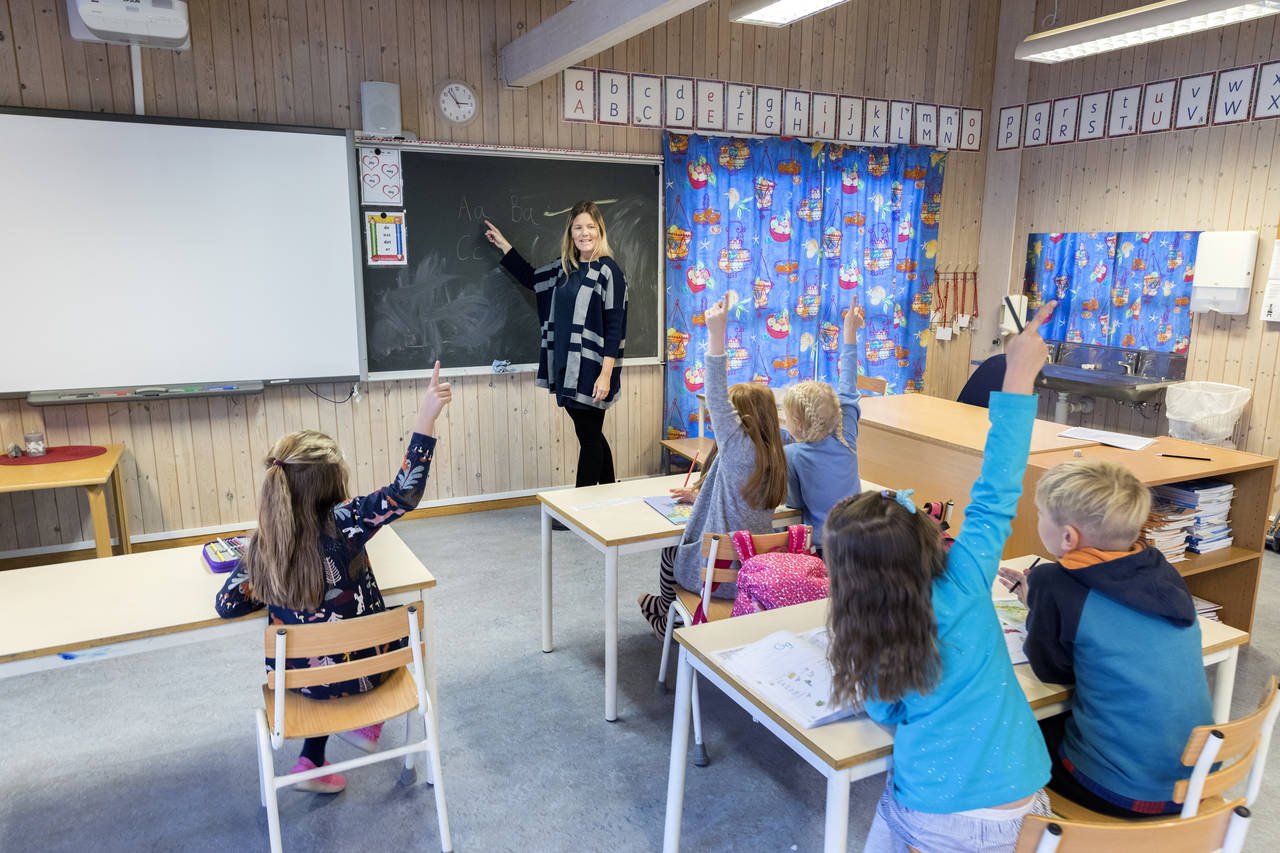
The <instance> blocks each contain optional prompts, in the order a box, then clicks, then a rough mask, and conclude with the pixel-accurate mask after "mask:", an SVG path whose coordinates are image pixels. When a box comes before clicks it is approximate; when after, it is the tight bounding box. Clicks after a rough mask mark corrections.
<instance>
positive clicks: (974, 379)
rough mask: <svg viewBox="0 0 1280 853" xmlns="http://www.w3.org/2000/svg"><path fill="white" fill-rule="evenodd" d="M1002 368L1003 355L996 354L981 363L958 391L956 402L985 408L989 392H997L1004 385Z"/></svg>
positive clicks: (989, 396)
mask: <svg viewBox="0 0 1280 853" xmlns="http://www.w3.org/2000/svg"><path fill="white" fill-rule="evenodd" d="M1004 368H1005V361H1004V353H997V354H996V355H993V356H991V357H990V358H988V359H987V360H986V361H984V362H982V364H980V365H978V369H977V370H975V371H974V372H973V375H972V376H970V377H969V380H968V381H967V382H965V383H964V387H963V388H961V389H960V396H959V397H957V398H956V402H958V403H968V404H969V405H970V406H981V407H982V408H984V409H985V408H987V403H988V402H989V400H990V398H991V392H992V391H999V390H1000V386H1001V385H1003V384H1004Z"/></svg>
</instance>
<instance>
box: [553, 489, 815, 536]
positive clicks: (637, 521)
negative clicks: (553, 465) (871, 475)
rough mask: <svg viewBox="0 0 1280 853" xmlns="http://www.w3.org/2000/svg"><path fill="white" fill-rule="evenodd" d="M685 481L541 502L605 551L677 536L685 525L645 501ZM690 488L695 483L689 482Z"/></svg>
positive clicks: (786, 512) (558, 493) (793, 516)
mask: <svg viewBox="0 0 1280 853" xmlns="http://www.w3.org/2000/svg"><path fill="white" fill-rule="evenodd" d="M684 481H685V475H684V474H672V475H671V476H669V477H644V478H641V479H639V480H623V481H622V482H620V483H606V484H605V485H603V486H583V487H581V488H574V489H557V490H555V491H551V492H539V493H538V500H539V501H540V502H542V503H544V504H546V505H547V506H548V507H550V508H551V509H553V510H555V511H556V512H557V513H559V514H560V515H562V516H563V517H565V518H566V519H568V520H569V521H571V522H573V524H574V525H576V526H577V527H578V528H579V529H581V530H582V532H583V533H585V534H586V535H587V536H590V537H591V538H592V539H595V540H596V541H598V542H599V543H600V544H602V545H604V546H605V547H606V548H612V547H614V546H617V545H628V544H631V543H633V542H645V541H648V540H650V539H665V538H667V537H669V536H678V535H679V534H680V533H681V532H683V531H684V525H682V524H672V523H671V522H670V521H668V520H667V519H666V517H665V516H663V515H661V514H659V512H658V511H657V510H656V509H654V508H653V507H651V506H649V505H648V504H646V503H645V502H644V499H645V498H655V497H666V496H667V495H668V494H670V490H671V489H673V488H676V487H677V486H679V485H681V484H682V483H684ZM689 482H690V484H692V483H694V482H696V479H695V478H694V477H690V478H689ZM799 515H800V511H799V510H794V509H791V508H790V507H780V508H779V510H778V512H777V514H776V515H775V518H776V519H779V520H787V521H791V520H798V517H799Z"/></svg>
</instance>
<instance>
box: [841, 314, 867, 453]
mask: <svg viewBox="0 0 1280 853" xmlns="http://www.w3.org/2000/svg"><path fill="white" fill-rule="evenodd" d="M864 325H866V318H865V317H864V316H863V313H862V309H861V308H860V307H858V304H857V303H856V302H854V303H851V304H850V305H849V310H848V311H846V312H844V340H843V341H841V346H840V381H839V383H838V384H837V385H836V397H837V398H839V400H840V406H841V408H842V409H844V414H845V425H844V426H845V430H846V431H852V432H853V433H854V434H857V431H858V418H859V417H861V415H862V406H861V405H860V404H859V402H858V401H859V400H861V399H862V394H861V393H860V392H859V391H858V330H859V329H861V328H862V327H863V326H864ZM850 407H852V409H853V411H852V413H851V412H850V411H849V409H850ZM850 414H852V415H853V418H852V423H850V422H849V415H850Z"/></svg>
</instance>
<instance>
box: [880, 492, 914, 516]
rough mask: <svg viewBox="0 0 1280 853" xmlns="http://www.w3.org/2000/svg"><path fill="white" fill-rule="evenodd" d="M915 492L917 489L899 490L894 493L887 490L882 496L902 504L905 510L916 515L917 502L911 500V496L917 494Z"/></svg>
mask: <svg viewBox="0 0 1280 853" xmlns="http://www.w3.org/2000/svg"><path fill="white" fill-rule="evenodd" d="M915 491H916V490H915V489H898V490H897V491H894V490H893V489H885V490H884V491H882V492H881V493H880V494H881V496H883V497H886V498H892V499H893V500H895V501H897V502H898V503H899V504H901V505H902V508H903V509H905V510H907V511H908V512H910V513H911V514H912V515H915V514H916V504H915V501H913V500H911V496H912V495H913V494H915Z"/></svg>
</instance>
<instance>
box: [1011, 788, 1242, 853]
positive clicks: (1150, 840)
mask: <svg viewBox="0 0 1280 853" xmlns="http://www.w3.org/2000/svg"><path fill="white" fill-rule="evenodd" d="M1248 825H1249V810H1248V809H1247V808H1245V806H1244V799H1243V798H1241V799H1239V800H1236V801H1235V802H1233V803H1231V804H1230V805H1229V806H1228V807H1227V808H1225V809H1215V810H1214V811H1210V812H1206V813H1205V814H1202V815H1199V816H1197V817H1193V818H1187V819H1185V820H1184V819H1182V818H1176V817H1175V818H1170V819H1168V820H1159V821H1146V820H1143V821H1113V822H1110V823H1083V822H1077V821H1067V820H1058V819H1057V818H1051V817H1044V816H1043V815H1027V816H1026V817H1025V818H1023V819H1022V832H1021V833H1020V834H1019V835H1018V846H1017V847H1016V848H1014V853H1210V851H1214V850H1222V851H1224V853H1237V851H1239V850H1241V849H1242V848H1243V846H1244V836H1245V833H1246V832H1247V830H1248Z"/></svg>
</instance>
